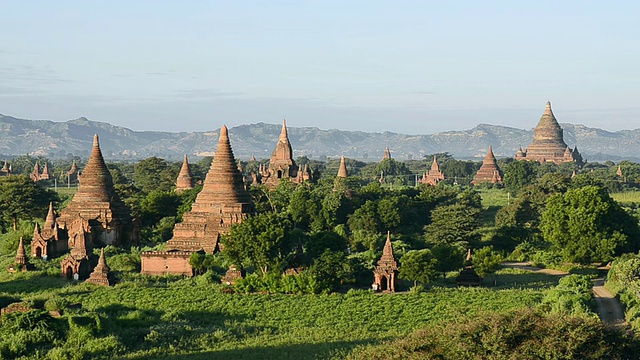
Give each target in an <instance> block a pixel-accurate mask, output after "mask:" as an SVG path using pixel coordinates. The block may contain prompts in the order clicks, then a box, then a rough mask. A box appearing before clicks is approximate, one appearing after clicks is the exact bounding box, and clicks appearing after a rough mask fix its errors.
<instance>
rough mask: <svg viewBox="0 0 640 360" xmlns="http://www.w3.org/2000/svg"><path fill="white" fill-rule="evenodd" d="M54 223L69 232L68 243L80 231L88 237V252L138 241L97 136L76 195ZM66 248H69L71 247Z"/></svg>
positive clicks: (136, 225)
mask: <svg viewBox="0 0 640 360" xmlns="http://www.w3.org/2000/svg"><path fill="white" fill-rule="evenodd" d="M56 222H57V223H58V225H59V227H60V228H61V229H62V230H66V231H67V232H68V234H69V239H72V238H73V235H74V234H75V233H77V232H79V231H81V230H82V231H86V232H88V233H90V234H91V236H90V237H89V238H88V243H87V246H88V247H89V248H90V249H91V248H93V245H94V243H102V244H105V245H109V244H113V245H119V244H125V243H136V242H137V241H138V237H139V232H140V230H139V227H138V224H137V222H136V221H134V219H133V218H132V217H131V212H130V210H129V208H128V207H127V206H126V205H125V204H124V203H123V202H122V200H120V197H119V196H118V194H117V193H116V191H115V189H114V187H113V180H112V178H111V173H109V169H107V165H106V164H105V162H104V158H103V157H102V151H101V150H100V142H99V139H98V135H94V137H93V148H92V150H91V155H90V156H89V160H88V161H87V165H86V166H85V168H84V170H83V172H82V176H81V177H80V184H79V187H78V191H77V192H76V193H75V195H74V196H73V199H72V200H71V202H69V204H68V205H67V207H66V208H65V209H63V210H62V212H61V214H60V217H59V218H58V219H57V220H56ZM69 247H70V248H72V245H71V243H70V244H69Z"/></svg>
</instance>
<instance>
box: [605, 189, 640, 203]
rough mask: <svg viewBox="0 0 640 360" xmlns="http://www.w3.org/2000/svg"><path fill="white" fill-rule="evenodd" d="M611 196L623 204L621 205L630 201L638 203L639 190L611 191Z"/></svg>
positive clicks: (639, 201) (639, 197) (639, 198)
mask: <svg viewBox="0 0 640 360" xmlns="http://www.w3.org/2000/svg"><path fill="white" fill-rule="evenodd" d="M610 195H611V197H612V198H613V199H614V200H615V201H617V202H619V203H621V204H623V205H629V204H631V203H636V204H638V203H640V191H625V192H619V193H611V194H610Z"/></svg>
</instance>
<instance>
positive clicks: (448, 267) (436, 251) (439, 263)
mask: <svg viewBox="0 0 640 360" xmlns="http://www.w3.org/2000/svg"><path fill="white" fill-rule="evenodd" d="M431 253H432V254H433V256H434V257H435V259H436V264H435V270H436V271H437V272H439V273H441V274H443V275H444V274H445V273H447V272H449V271H457V270H459V269H460V268H461V267H462V265H463V263H462V260H463V259H464V254H465V250H464V249H463V248H462V247H460V246H457V245H447V244H440V245H436V246H434V247H433V248H432V249H431Z"/></svg>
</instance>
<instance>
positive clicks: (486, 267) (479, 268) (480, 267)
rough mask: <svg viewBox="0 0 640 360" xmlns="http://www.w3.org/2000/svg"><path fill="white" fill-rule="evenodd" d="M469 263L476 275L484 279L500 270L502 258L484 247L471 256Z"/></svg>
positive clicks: (487, 247) (489, 248)
mask: <svg viewBox="0 0 640 360" xmlns="http://www.w3.org/2000/svg"><path fill="white" fill-rule="evenodd" d="M471 261H472V263H473V269H474V270H475V272H476V274H478V276H480V277H481V278H484V277H485V276H486V275H487V274H491V273H494V272H496V270H498V269H499V268H500V263H501V262H502V256H501V255H500V254H498V253H497V252H495V251H493V247H491V246H485V247H483V248H481V249H479V250H477V251H476V252H475V253H474V254H473V257H472V258H471Z"/></svg>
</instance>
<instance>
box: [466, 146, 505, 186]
mask: <svg viewBox="0 0 640 360" xmlns="http://www.w3.org/2000/svg"><path fill="white" fill-rule="evenodd" d="M485 182H488V183H492V184H502V171H500V168H499V167H498V163H497V162H496V157H495V156H494V155H493V149H492V148H491V146H489V151H488V152H487V155H486V156H485V157H484V160H482V166H480V169H478V172H477V173H476V176H475V177H474V178H473V181H471V184H473V185H478V184H480V183H485Z"/></svg>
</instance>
